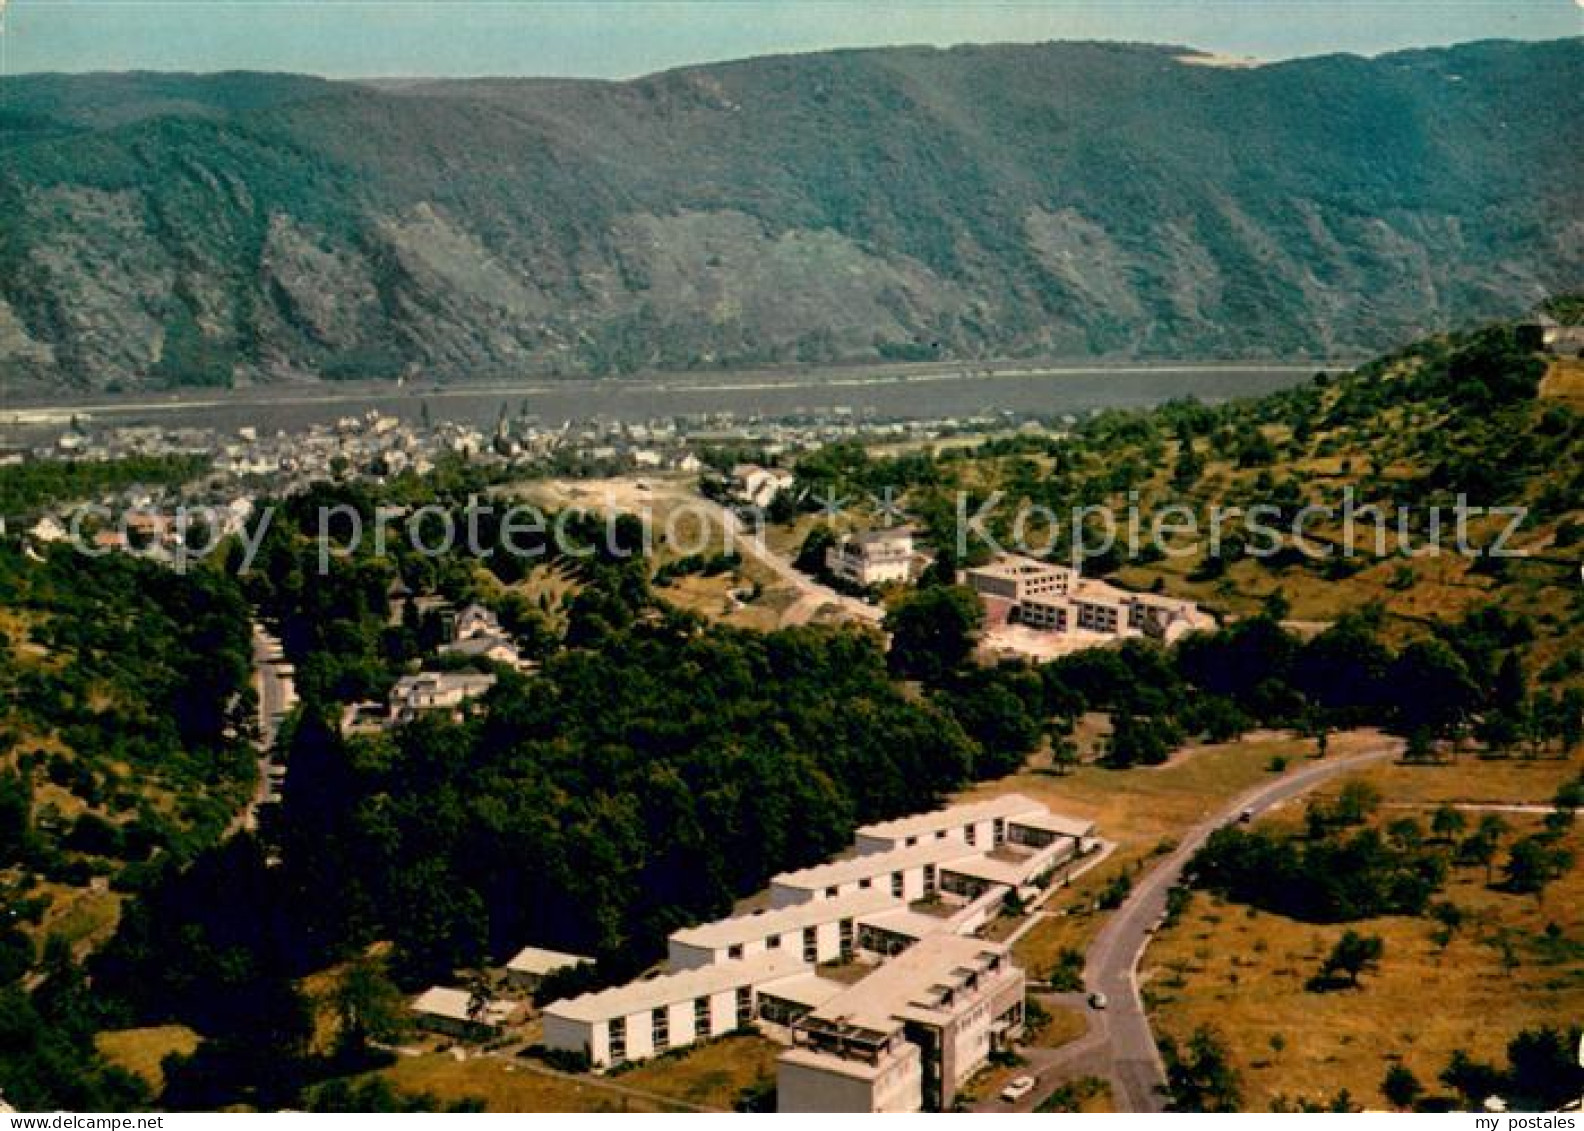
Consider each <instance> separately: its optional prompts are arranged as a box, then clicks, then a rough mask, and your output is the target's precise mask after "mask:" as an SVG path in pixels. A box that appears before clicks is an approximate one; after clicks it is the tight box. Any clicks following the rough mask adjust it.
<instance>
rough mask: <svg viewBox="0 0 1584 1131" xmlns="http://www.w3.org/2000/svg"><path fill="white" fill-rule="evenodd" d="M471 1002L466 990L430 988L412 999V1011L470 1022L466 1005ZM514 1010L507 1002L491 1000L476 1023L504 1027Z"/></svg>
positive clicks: (471, 998) (469, 994)
mask: <svg viewBox="0 0 1584 1131" xmlns="http://www.w3.org/2000/svg"><path fill="white" fill-rule="evenodd" d="M472 1000H473V995H472V994H471V993H469V992H468V991H467V990H459V989H456V988H454V987H452V986H430V987H429V988H428V989H427V990H425V991H424V992H423V993H421V994H419V995H418V996H417V997H416V998H414V999H413V1003H412V1009H413V1012H414V1013H425V1014H428V1015H429V1016H431V1017H445V1018H448V1019H449V1020H452V1021H468V1022H472V1021H474V1018H472V1017H470V1016H468V1003H469V1002H471V1001H472ZM516 1008H517V1007H516V1006H515V1005H513V1004H512V1003H511V1002H509V1001H497V1000H491V1001H488V1002H486V1003H485V1005H484V1012H483V1014H482V1016H480V1017H479V1018H478V1019H477V1021H478V1023H480V1024H484V1025H504V1024H506V1022H507V1021H509V1020H511V1016H512V1014H513V1013H514V1012H516Z"/></svg>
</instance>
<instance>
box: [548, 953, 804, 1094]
mask: <svg viewBox="0 0 1584 1131" xmlns="http://www.w3.org/2000/svg"><path fill="white" fill-rule="evenodd" d="M812 969H813V968H812V966H811V965H810V964H809V963H807V962H804V961H803V960H802V957H801V956H800V955H798V954H797V953H795V952H791V953H775V952H770V953H766V954H762V955H760V956H759V957H757V958H745V959H738V960H734V961H728V962H714V963H711V964H710V965H708V966H699V967H696V968H693V969H690V970H681V971H677V972H676V973H672V974H661V975H658V976H657V977H653V978H648V979H645V980H642V981H637V982H629V983H628V984H627V985H625V986H617V987H615V988H613V989H609V990H601V991H599V992H598V993H592V994H584V995H583V996H581V997H575V998H568V999H566V1000H564V1001H558V1002H555V1003H554V1004H552V1005H550V1006H547V1007H546V1008H545V1011H544V1042H545V1046H546V1047H547V1048H552V1049H560V1050H563V1051H566V1052H581V1053H583V1054H585V1055H586V1056H587V1057H588V1058H589V1064H590V1065H591V1066H592V1067H594V1068H610V1067H612V1066H614V1065H617V1064H623V1063H626V1062H627V1061H630V1060H644V1059H647V1058H648V1057H651V1056H658V1055H659V1054H661V1053H663V1052H666V1051H668V1050H670V1049H675V1048H681V1047H682V1046H684V1045H690V1044H693V1043H694V1042H696V1041H701V1040H708V1039H709V1038H711V1037H720V1036H724V1035H725V1034H727V1033H730V1032H731V1031H732V1030H733V1029H742V1028H746V1027H747V1026H749V1025H752V1024H753V1023H754V1020H755V1019H756V1018H757V1017H758V1016H759V1000H758V994H759V993H760V992H762V991H763V990H765V989H767V988H769V987H772V986H774V985H776V984H777V983H779V982H786V981H790V980H792V979H796V978H798V977H799V976H801V975H808V974H810V973H811V972H812Z"/></svg>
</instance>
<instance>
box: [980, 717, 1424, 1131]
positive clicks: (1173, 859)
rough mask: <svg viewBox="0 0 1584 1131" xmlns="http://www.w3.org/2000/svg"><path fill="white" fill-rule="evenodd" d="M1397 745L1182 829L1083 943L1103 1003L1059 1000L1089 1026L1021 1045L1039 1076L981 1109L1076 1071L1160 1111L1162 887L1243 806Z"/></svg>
mask: <svg viewBox="0 0 1584 1131" xmlns="http://www.w3.org/2000/svg"><path fill="white" fill-rule="evenodd" d="M1401 751H1402V744H1401V743H1400V742H1398V741H1396V740H1392V739H1386V738H1382V739H1381V741H1380V744H1379V745H1377V746H1373V747H1371V748H1370V749H1368V750H1363V751H1360V752H1359V753H1357V754H1349V755H1346V756H1344V757H1335V758H1328V759H1324V760H1321V761H1315V762H1308V763H1305V764H1304V765H1303V766H1302V767H1301V768H1300V769H1297V770H1294V771H1292V772H1290V773H1288V774H1286V775H1284V776H1282V777H1280V778H1277V779H1276V780H1275V781H1272V782H1268V783H1266V784H1264V785H1261V786H1259V787H1257V788H1255V789H1251V790H1248V791H1247V792H1245V793H1242V794H1240V795H1239V796H1237V797H1236V798H1234V799H1233V800H1231V801H1229V802H1228V803H1227V804H1226V805H1225V806H1223V807H1222V808H1221V809H1220V810H1219V811H1218V812H1217V813H1215V814H1214V815H1212V816H1210V817H1207V818H1206V819H1205V820H1203V821H1201V822H1200V823H1199V824H1197V825H1195V826H1194V827H1193V828H1191V829H1189V830H1188V831H1187V832H1186V833H1184V834H1183V836H1182V837H1181V838H1180V839H1179V841H1178V844H1177V847H1176V848H1175V849H1174V850H1173V851H1172V852H1171V854H1170V855H1168V856H1167V857H1165V858H1164V859H1163V860H1162V861H1161V862H1160V863H1159V864H1157V865H1156V866H1155V867H1154V868H1153V869H1152V870H1151V871H1150V872H1149V874H1148V875H1147V876H1145V877H1144V879H1143V880H1141V881H1140V882H1139V883H1138V885H1137V886H1136V887H1134V889H1133V892H1132V894H1131V895H1130V896H1129V897H1128V899H1127V901H1126V902H1125V903H1123V904H1122V906H1121V907H1120V908H1118V909H1117V911H1116V912H1115V913H1114V914H1113V915H1112V916H1111V918H1110V919H1109V920H1107V922H1106V925H1105V926H1104V927H1103V928H1102V929H1101V931H1100V933H1099V934H1098V935H1097V936H1096V937H1095V940H1094V942H1093V944H1091V946H1090V947H1089V952H1088V954H1087V956H1086V961H1085V964H1084V985H1085V986H1086V987H1087V988H1088V991H1089V992H1090V993H1102V994H1104V995H1105V996H1106V998H1107V1006H1108V1008H1106V1009H1105V1010H1103V1011H1102V1010H1094V1009H1089V1008H1088V1003H1087V1001H1086V1000H1085V999H1084V998H1082V997H1081V996H1079V995H1065V996H1064V998H1063V999H1057V1000H1058V1001H1060V1003H1061V1004H1066V1005H1071V1006H1073V1007H1076V1008H1083V1009H1086V1010H1087V1016H1088V1020H1089V1029H1088V1031H1087V1032H1086V1033H1085V1034H1084V1035H1083V1036H1082V1037H1079V1038H1078V1039H1077V1040H1075V1041H1071V1042H1069V1043H1067V1044H1065V1045H1062V1046H1061V1047H1059V1048H1055V1049H1038V1048H1035V1049H1028V1050H1025V1056H1026V1057H1027V1059H1028V1061H1029V1067H1030V1069H1031V1072H1030V1074H1031V1075H1033V1076H1034V1077H1035V1078H1036V1079H1037V1080H1038V1081H1039V1084H1038V1086H1037V1087H1036V1088H1035V1089H1034V1091H1033V1092H1032V1093H1030V1094H1029V1095H1028V1096H1025V1097H1024V1098H1023V1099H1022V1100H1020V1101H1019V1102H1018V1103H1016V1104H1006V1103H1003V1102H1001V1101H999V1100H998V1099H997V1098H996V1097H989V1098H987V1099H986V1100H985V1101H984V1102H983V1103H982V1104H981V1105H980V1109H981V1110H985V1111H1032V1110H1034V1109H1035V1108H1036V1107H1038V1106H1039V1104H1040V1103H1042V1102H1043V1101H1044V1100H1045V1098H1046V1097H1048V1096H1049V1095H1050V1094H1051V1093H1052V1092H1053V1091H1055V1090H1056V1088H1057V1087H1059V1086H1060V1085H1061V1084H1063V1083H1065V1082H1067V1081H1068V1080H1070V1079H1072V1078H1073V1077H1075V1076H1084V1075H1092V1076H1100V1077H1104V1078H1105V1079H1108V1080H1109V1081H1110V1082H1111V1094H1112V1098H1113V1099H1114V1101H1115V1102H1116V1105H1117V1108H1118V1110H1120V1111H1131V1112H1158V1111H1163V1110H1164V1109H1165V1105H1166V1093H1165V1088H1166V1068H1165V1065H1164V1063H1163V1062H1162V1061H1161V1056H1160V1051H1159V1050H1158V1049H1157V1048H1156V1046H1155V1036H1154V1034H1153V1033H1152V1032H1151V1030H1150V1024H1149V1017H1148V1016H1147V1015H1146V1014H1145V1012H1144V1002H1143V1000H1142V998H1141V996H1140V994H1139V985H1138V977H1137V971H1138V964H1139V960H1140V959H1141V958H1142V957H1143V956H1144V949H1145V947H1147V946H1148V945H1149V941H1150V936H1151V935H1152V934H1153V933H1154V931H1155V928H1156V926H1157V925H1158V924H1159V923H1160V921H1161V919H1162V918H1163V917H1164V916H1165V914H1166V893H1167V892H1169V891H1170V890H1171V889H1172V887H1173V886H1175V885H1176V883H1177V882H1178V881H1179V880H1180V879H1181V878H1182V874H1183V869H1184V868H1185V867H1186V866H1187V864H1188V861H1189V860H1191V859H1192V858H1193V855H1194V853H1196V852H1198V851H1199V848H1200V847H1201V846H1202V845H1203V844H1204V842H1205V841H1206V840H1207V839H1209V836H1210V834H1211V833H1213V832H1214V831H1215V830H1216V829H1218V828H1221V827H1222V826H1223V825H1226V824H1228V823H1230V822H1233V821H1237V820H1238V819H1239V818H1240V817H1241V816H1242V814H1243V813H1244V812H1248V813H1250V814H1251V815H1252V816H1258V815H1259V814H1261V813H1264V812H1265V811H1267V810H1269V809H1273V808H1275V807H1276V806H1278V805H1281V804H1284V803H1285V802H1288V801H1291V800H1292V799H1294V798H1296V797H1301V796H1303V795H1304V794H1305V793H1308V792H1309V791H1310V790H1312V789H1315V788H1316V787H1317V786H1320V785H1323V784H1325V783H1326V782H1328V781H1330V780H1331V779H1333V778H1335V777H1338V776H1340V775H1342V774H1345V773H1348V772H1350V771H1353V770H1357V769H1359V768H1360V767H1362V766H1367V765H1370V764H1371V763H1374V762H1380V761H1385V760H1387V759H1389V758H1394V757H1397V756H1398V755H1399V754H1400V753H1401Z"/></svg>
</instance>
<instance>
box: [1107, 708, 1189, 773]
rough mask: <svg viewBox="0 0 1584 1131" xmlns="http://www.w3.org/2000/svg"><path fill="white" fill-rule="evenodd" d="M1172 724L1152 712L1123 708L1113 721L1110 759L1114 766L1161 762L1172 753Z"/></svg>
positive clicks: (1158, 763)
mask: <svg viewBox="0 0 1584 1131" xmlns="http://www.w3.org/2000/svg"><path fill="white" fill-rule="evenodd" d="M1174 738H1175V736H1174V735H1173V734H1172V733H1171V724H1170V723H1168V722H1166V721H1164V720H1161V719H1156V718H1153V717H1151V716H1149V715H1135V714H1134V713H1133V712H1132V711H1119V712H1118V713H1117V715H1116V718H1115V719H1114V720H1113V722H1112V728H1111V747H1110V753H1109V755H1108V756H1107V759H1106V760H1107V762H1109V763H1110V764H1111V765H1113V766H1158V765H1160V764H1161V763H1162V762H1164V761H1166V758H1167V756H1168V755H1169V754H1170V753H1171V747H1172V744H1173V740H1174Z"/></svg>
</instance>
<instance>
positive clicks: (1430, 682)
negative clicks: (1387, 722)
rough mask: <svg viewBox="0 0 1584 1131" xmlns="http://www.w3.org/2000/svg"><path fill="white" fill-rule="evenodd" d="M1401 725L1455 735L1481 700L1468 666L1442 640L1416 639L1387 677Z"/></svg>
mask: <svg viewBox="0 0 1584 1131" xmlns="http://www.w3.org/2000/svg"><path fill="white" fill-rule="evenodd" d="M1387 690H1388V692H1389V694H1391V696H1392V698H1393V700H1394V706H1395V708H1396V713H1397V718H1398V722H1399V724H1400V725H1401V726H1402V727H1403V729H1405V730H1406V731H1408V732H1409V733H1410V734H1411V733H1413V732H1414V731H1415V730H1418V729H1420V728H1421V727H1422V728H1424V729H1426V730H1428V731H1430V732H1431V733H1432V734H1434V735H1438V736H1441V737H1445V736H1447V735H1450V734H1452V733H1453V732H1454V731H1455V730H1456V729H1457V727H1458V726H1460V725H1461V724H1462V722H1463V721H1464V720H1465V719H1466V718H1467V717H1468V715H1469V713H1470V712H1471V711H1472V710H1473V709H1474V706H1475V704H1477V703H1478V702H1479V700H1480V691H1479V686H1478V685H1477V684H1476V683H1475V682H1474V677H1473V676H1472V675H1470V674H1469V669H1468V665H1467V664H1465V663H1464V662H1463V660H1462V659H1461V658H1460V657H1459V656H1458V654H1457V653H1456V652H1454V651H1452V649H1451V648H1449V647H1447V645H1446V644H1444V643H1443V642H1442V641H1440V640H1416V641H1414V642H1413V643H1412V644H1410V645H1408V646H1407V647H1406V648H1404V649H1403V650H1402V652H1401V653H1399V654H1398V656H1397V659H1396V661H1395V662H1394V663H1393V664H1392V666H1391V669H1390V673H1389V676H1388V680H1387Z"/></svg>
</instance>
